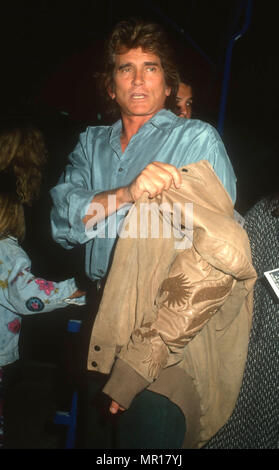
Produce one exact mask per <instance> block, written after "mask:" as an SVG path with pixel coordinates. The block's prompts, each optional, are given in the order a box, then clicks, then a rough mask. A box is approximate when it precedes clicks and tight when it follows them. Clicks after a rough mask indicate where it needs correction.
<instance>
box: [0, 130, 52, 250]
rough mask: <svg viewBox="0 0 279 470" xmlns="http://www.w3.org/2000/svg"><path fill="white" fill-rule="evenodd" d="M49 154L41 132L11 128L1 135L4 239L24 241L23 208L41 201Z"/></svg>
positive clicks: (0, 206)
mask: <svg viewBox="0 0 279 470" xmlns="http://www.w3.org/2000/svg"><path fill="white" fill-rule="evenodd" d="M46 157H47V152H46V147H45V142H44V139H43V135H42V133H41V131H40V130H38V129H37V128H34V127H31V126H8V127H6V128H5V130H2V132H0V237H1V238H3V237H6V236H7V235H12V236H15V237H16V238H18V239H19V240H21V241H22V240H23V238H24V235H25V222H24V210H23V205H24V204H27V205H31V204H32V202H33V201H34V200H35V199H36V198H38V196H39V191H40V186H41V181H42V169H43V166H44V164H45V162H46Z"/></svg>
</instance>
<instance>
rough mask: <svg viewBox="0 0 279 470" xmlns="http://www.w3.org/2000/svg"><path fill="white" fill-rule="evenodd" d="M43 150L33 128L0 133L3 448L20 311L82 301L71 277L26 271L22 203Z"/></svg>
mask: <svg viewBox="0 0 279 470" xmlns="http://www.w3.org/2000/svg"><path fill="white" fill-rule="evenodd" d="M45 160H46V149H45V144H44V140H43V137H42V134H41V132H40V131H39V130H38V129H35V128H33V127H15V128H9V129H6V130H5V131H2V133H0V447H1V446H2V447H3V435H4V430H3V428H4V418H3V403H5V400H4V397H5V389H4V387H3V380H4V378H5V366H7V365H8V364H12V363H14V362H15V361H17V360H18V358H19V348H18V342H19V334H20V326H21V315H33V314H36V313H41V312H49V311H52V310H56V309H58V308H63V307H66V306H67V304H70V303H75V304H77V305H84V304H85V295H84V294H85V293H84V292H81V291H79V289H78V287H77V285H76V282H75V280H74V279H68V280H65V281H62V282H53V281H47V280H45V279H42V278H39V277H36V276H34V275H33V274H32V272H31V261H30V259H29V257H28V256H27V254H26V253H25V251H24V250H23V249H22V248H21V246H20V243H21V242H22V241H23V239H24V236H25V219H24V205H25V204H26V205H31V204H32V201H33V200H34V199H35V198H36V197H37V196H38V194H39V189H40V185H41V179H42V168H43V165H44V163H45Z"/></svg>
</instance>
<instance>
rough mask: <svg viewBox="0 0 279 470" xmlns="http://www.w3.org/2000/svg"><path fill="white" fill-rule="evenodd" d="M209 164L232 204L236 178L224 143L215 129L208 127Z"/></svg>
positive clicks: (234, 197) (234, 199) (234, 198)
mask: <svg viewBox="0 0 279 470" xmlns="http://www.w3.org/2000/svg"><path fill="white" fill-rule="evenodd" d="M210 134H211V135H210V140H209V149H208V155H209V158H208V160H209V162H210V163H211V165H212V167H213V169H214V171H215V173H216V175H217V176H218V178H219V179H220V180H221V182H222V184H223V186H224V187H225V189H226V190H227V192H228V193H229V195H230V197H231V200H232V202H233V204H234V203H235V201H236V176H235V172H234V169H233V167H232V164H231V161H230V159H229V157H228V154H227V151H226V149H225V146H224V143H223V141H222V139H221V138H220V136H219V134H218V132H217V131H216V129H214V128H213V127H211V126H210Z"/></svg>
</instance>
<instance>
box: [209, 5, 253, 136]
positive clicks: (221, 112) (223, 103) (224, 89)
mask: <svg viewBox="0 0 279 470" xmlns="http://www.w3.org/2000/svg"><path fill="white" fill-rule="evenodd" d="M245 4H246V5H245ZM245 6H246V11H245V18H244V23H243V26H242V28H241V29H240V31H238V32H237V33H235V34H233V36H232V37H231V39H230V41H229V43H228V46H227V51H226V58H225V66H224V76H223V84H222V91H221V99H220V107H219V118H218V125H217V129H218V131H219V133H220V135H222V134H223V131H224V122H225V114H226V105H227V97H228V89H229V81H230V72H231V62H232V50H233V46H234V44H235V42H236V41H237V40H238V39H239V38H241V36H243V34H244V33H246V31H247V29H248V28H249V26H250V22H251V14H252V0H245V1H243V2H242V5H241V7H242V8H241V11H239V16H240V13H242V11H243V8H244V7H245Z"/></svg>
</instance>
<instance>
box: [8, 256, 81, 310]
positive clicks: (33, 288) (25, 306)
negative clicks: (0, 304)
mask: <svg viewBox="0 0 279 470" xmlns="http://www.w3.org/2000/svg"><path fill="white" fill-rule="evenodd" d="M13 258H14V257H13ZM4 287H6V288H4V289H3V294H4V297H5V299H6V307H7V308H9V309H10V310H12V311H14V312H16V313H19V314H23V315H24V314H33V313H40V312H50V311H52V310H55V309H58V308H63V307H64V308H65V307H66V306H67V304H69V303H75V304H76V305H84V304H85V296H82V297H79V298H76V299H69V297H70V296H71V295H72V294H73V293H74V292H76V291H77V289H78V287H77V285H76V283H75V280H74V279H73V278H72V279H67V280H65V281H62V282H54V281H48V280H46V279H42V278H39V277H36V276H34V275H33V274H32V273H31V262H30V259H29V257H28V256H27V254H26V253H25V252H24V251H23V250H22V249H21V248H18V250H17V251H16V259H15V261H14V263H13V268H12V269H11V270H10V271H9V277H8V279H7V281H6V286H4Z"/></svg>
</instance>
